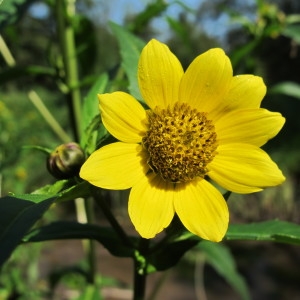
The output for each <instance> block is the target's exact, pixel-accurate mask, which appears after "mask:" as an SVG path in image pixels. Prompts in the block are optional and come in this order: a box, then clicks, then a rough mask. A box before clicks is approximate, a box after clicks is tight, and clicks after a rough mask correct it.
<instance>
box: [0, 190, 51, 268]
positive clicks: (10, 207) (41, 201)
mask: <svg viewBox="0 0 300 300" xmlns="http://www.w3.org/2000/svg"><path fill="white" fill-rule="evenodd" d="M54 201H55V197H52V198H49V196H48V195H31V194H30V195H18V196H13V197H12V196H6V197H3V198H0V249H1V255H0V266H1V265H2V264H3V263H4V262H5V261H6V260H7V259H8V258H9V256H10V255H11V253H12V252H13V250H14V249H15V248H16V247H17V246H18V245H19V243H20V242H21V239H22V238H23V236H24V235H25V234H26V233H27V232H28V231H29V229H30V228H31V227H32V226H33V225H34V224H35V222H36V221H37V220H39V219H40V218H41V216H42V215H43V213H44V212H45V211H46V210H47V209H48V208H49V207H50V205H51V204H52V203H53V202H54Z"/></svg>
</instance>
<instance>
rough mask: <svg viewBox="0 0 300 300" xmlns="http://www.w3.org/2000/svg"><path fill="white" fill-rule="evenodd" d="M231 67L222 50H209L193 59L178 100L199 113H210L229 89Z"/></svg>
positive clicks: (181, 85)
mask: <svg viewBox="0 0 300 300" xmlns="http://www.w3.org/2000/svg"><path fill="white" fill-rule="evenodd" d="M231 80H232V67H231V63H230V60H229V58H228V57H227V56H226V55H225V53H224V51H223V50H222V49H211V50H209V51H207V52H205V53H203V54H201V55H199V56H198V57H196V58H195V59H194V61H193V62H192V63H191V64H190V66H189V67H188V69H187V70H186V72H185V74H184V76H183V77H182V81H181V84H180V89H179V99H180V101H182V102H187V103H189V104H190V105H191V106H193V107H195V108H197V109H198V110H199V111H203V112H210V111H211V110H213V109H214V108H215V107H216V106H218V105H220V102H221V101H222V99H223V97H224V94H227V91H228V89H229V87H230V83H231Z"/></svg>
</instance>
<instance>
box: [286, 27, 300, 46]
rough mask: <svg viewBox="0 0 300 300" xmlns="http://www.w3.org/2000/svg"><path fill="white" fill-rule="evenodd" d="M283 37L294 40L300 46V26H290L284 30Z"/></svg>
mask: <svg viewBox="0 0 300 300" xmlns="http://www.w3.org/2000/svg"><path fill="white" fill-rule="evenodd" d="M282 35H285V36H287V37H289V38H291V39H293V40H294V41H295V42H296V43H297V44H298V45H299V44H300V25H288V26H286V28H284V29H283V31H282Z"/></svg>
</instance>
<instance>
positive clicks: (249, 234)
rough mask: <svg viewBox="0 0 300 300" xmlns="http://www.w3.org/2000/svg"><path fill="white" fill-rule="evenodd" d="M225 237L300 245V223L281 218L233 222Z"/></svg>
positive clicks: (228, 238)
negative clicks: (247, 222)
mask: <svg viewBox="0 0 300 300" xmlns="http://www.w3.org/2000/svg"><path fill="white" fill-rule="evenodd" d="M225 239H227V240H261V241H273V242H279V243H287V244H297V245H300V225H298V224H295V223H290V222H285V221H279V220H271V221H266V222H260V223H251V224H231V225H229V228H228V231H227V233H226V236H225Z"/></svg>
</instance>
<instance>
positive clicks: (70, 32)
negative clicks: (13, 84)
mask: <svg viewBox="0 0 300 300" xmlns="http://www.w3.org/2000/svg"><path fill="white" fill-rule="evenodd" d="M74 15H75V0H56V16H57V33H58V38H59V44H60V48H61V53H62V57H63V63H64V70H65V82H66V85H67V87H68V89H69V93H68V105H69V111H70V117H71V122H72V127H73V132H74V138H75V141H79V139H80V133H81V92H80V84H79V77H78V63H77V56H76V46H75V33H74V28H73V25H72V20H73V19H74Z"/></svg>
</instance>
